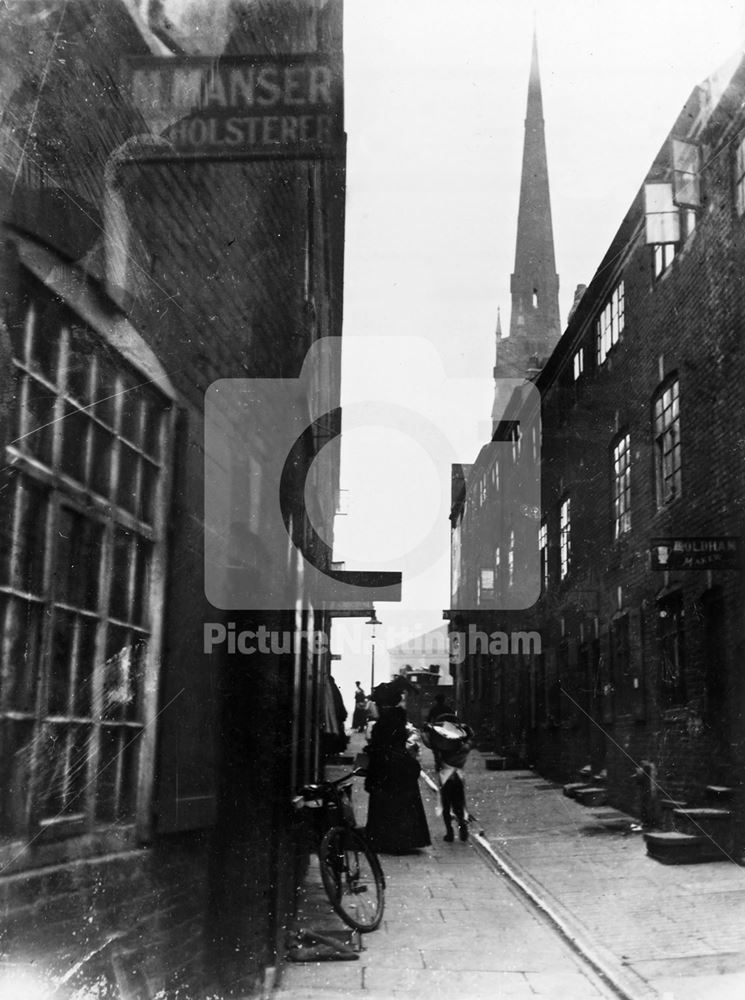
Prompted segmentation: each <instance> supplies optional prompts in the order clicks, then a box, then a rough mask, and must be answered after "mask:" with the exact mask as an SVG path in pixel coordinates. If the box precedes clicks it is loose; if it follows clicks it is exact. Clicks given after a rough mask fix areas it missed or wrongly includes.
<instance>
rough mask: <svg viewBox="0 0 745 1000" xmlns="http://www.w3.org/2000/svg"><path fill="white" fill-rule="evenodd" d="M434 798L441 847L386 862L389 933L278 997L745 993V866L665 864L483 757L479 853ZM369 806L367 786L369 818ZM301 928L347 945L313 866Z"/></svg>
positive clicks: (537, 781) (476, 826)
mask: <svg viewBox="0 0 745 1000" xmlns="http://www.w3.org/2000/svg"><path fill="white" fill-rule="evenodd" d="M423 764H424V765H425V767H427V766H428V765H429V764H430V760H429V759H428V755H425V757H424V758H423ZM422 794H423V798H424V800H425V805H426V808H427V812H428V818H429V822H430V830H431V833H432V839H433V846H432V848H430V849H428V850H426V851H423V852H420V853H419V854H416V855H409V856H406V857H391V856H384V857H383V858H382V861H383V866H384V869H385V873H386V881H387V892H386V914H385V919H384V923H383V926H382V927H381V928H380V929H379V930H378V931H376V932H374V933H372V934H369V935H366V936H365V937H364V938H363V941H364V945H365V950H364V951H363V952H362V953H361V955H360V958H359V960H357V961H349V962H322V963H312V964H308V963H303V964H290V965H289V966H288V967H287V970H286V972H285V973H284V975H283V980H282V987H281V989H279V990H278V991H277V992H276V993H275V994H274V995H275V996H276V998H277V1000H322V998H328V1000H333V998H335V997H338V998H341V997H347V998H348V997H350V996H354V995H356V994H358V993H359V994H360V996H361V997H364V998H366V1000H394V998H396V1000H397V998H400V1000H408V998H412V1000H413V998H414V997H426V998H427V1000H429V998H433V1000H436V998H440V997H448V998H449V1000H461V998H480V997H487V996H488V997H495V996H504V997H505V998H512V997H515V998H522V997H531V998H535V997H539V998H540V997H544V998H546V1000H564V998H566V1000H585V998H598V997H611V996H615V997H618V996H620V997H623V998H625V1000H648V998H650V1000H651V998H659V1000H710V998H711V1000H743V998H745V869H743V868H740V867H737V866H735V865H731V864H728V863H708V864H701V865H673V866H668V865H661V864H659V863H658V862H656V861H653V860H651V859H650V858H648V857H647V856H646V853H645V847H644V842H643V840H642V838H641V835H640V834H639V833H638V832H631V830H630V827H631V820H630V817H626V816H624V815H623V814H621V813H618V812H617V811H616V810H613V809H610V808H597V807H596V808H585V807H583V806H580V805H579V804H578V803H576V802H574V801H573V800H571V799H567V798H566V797H565V796H563V794H562V792H561V789H560V788H557V787H556V786H555V785H553V784H552V783H551V782H548V781H546V780H544V779H543V778H541V777H540V776H538V775H536V774H534V773H533V772H530V771H504V772H498V771H486V770H485V768H484V764H483V761H482V759H481V758H480V757H479V755H478V754H477V753H474V754H473V755H472V757H471V759H470V761H469V765H468V798H469V805H470V807H471V810H472V812H473V813H475V815H476V817H477V820H475V821H474V822H473V824H472V828H471V829H472V834H473V836H472V838H471V841H470V842H469V843H468V844H461V843H459V842H457V841H456V842H455V843H454V844H445V843H443V842H442V840H441V835H442V829H441V820H440V819H438V818H436V816H435V804H436V796H435V795H434V793H432V792H429V791H428V790H427V788H426V787H425V786H424V785H423V786H422ZM365 800H366V795H365V794H364V792H363V791H362V784H361V782H360V785H359V790H358V791H357V792H356V799H355V801H356V803H357V810H358V819H359V818H360V813H361V812H362V813H363V814H364V805H365ZM360 807H362V808H360ZM480 831H483V836H482V835H480ZM300 922H301V925H302V926H303V927H306V928H313V929H315V930H317V931H322V932H325V933H329V932H331V933H332V934H333V933H336V934H337V935H338V936H339V937H340V938H341V937H343V936H344V931H343V925H342V924H341V922H340V921H339V920H338V918H337V917H336V915H335V914H333V912H332V911H331V910H330V907H329V906H328V904H327V902H326V900H325V897H324V895H323V890H322V888H321V887H320V879H319V878H318V873H317V869H315V868H311V870H310V872H309V877H308V880H307V883H306V887H305V894H304V899H303V905H302V907H301V914H300ZM596 973H597V974H596Z"/></svg>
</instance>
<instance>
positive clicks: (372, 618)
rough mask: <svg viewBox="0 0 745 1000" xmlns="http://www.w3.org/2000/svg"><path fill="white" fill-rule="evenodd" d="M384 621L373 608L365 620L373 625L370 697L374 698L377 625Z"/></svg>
mask: <svg viewBox="0 0 745 1000" xmlns="http://www.w3.org/2000/svg"><path fill="white" fill-rule="evenodd" d="M382 624H383V623H382V622H381V621H380V620H379V619H378V616H377V614H376V612H375V608H373V612H372V615H371V616H370V618H369V619H368V620H367V621H366V622H365V625H372V637H371V638H372V659H371V662H370V697H371V698H372V693H373V688H374V687H375V626H376V625H382Z"/></svg>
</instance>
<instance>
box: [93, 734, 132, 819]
mask: <svg viewBox="0 0 745 1000" xmlns="http://www.w3.org/2000/svg"><path fill="white" fill-rule="evenodd" d="M139 743H140V734H139V732H134V733H133V732H132V731H131V730H129V729H119V728H118V727H116V726H103V727H102V729H101V758H100V769H99V775H98V795H97V805H96V813H97V815H98V818H99V819H101V820H104V821H109V822H111V821H114V820H123V819H127V818H129V817H130V816H131V815H132V814H133V812H134V802H135V788H136V781H137V759H138V753H139Z"/></svg>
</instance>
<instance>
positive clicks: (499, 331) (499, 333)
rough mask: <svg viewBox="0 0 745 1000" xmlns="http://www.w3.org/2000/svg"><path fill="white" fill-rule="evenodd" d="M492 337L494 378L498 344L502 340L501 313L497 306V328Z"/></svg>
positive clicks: (498, 352)
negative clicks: (493, 343)
mask: <svg viewBox="0 0 745 1000" xmlns="http://www.w3.org/2000/svg"><path fill="white" fill-rule="evenodd" d="M494 338H495V340H496V344H495V345H494V378H499V361H500V357H499V354H500V351H499V345H500V343H501V340H502V314H501V312H500V309H499V306H497V329H496V331H495V333H494Z"/></svg>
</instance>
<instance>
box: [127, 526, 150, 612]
mask: <svg viewBox="0 0 745 1000" xmlns="http://www.w3.org/2000/svg"><path fill="white" fill-rule="evenodd" d="M151 557H152V545H150V543H149V542H146V541H145V540H144V539H142V538H140V539H138V541H137V570H136V574H135V587H134V594H133V595H132V596H133V605H132V622H133V623H134V624H135V625H141V626H147V625H148V624H149V622H148V608H149V605H148V601H147V595H148V594H149V592H150V560H151Z"/></svg>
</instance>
